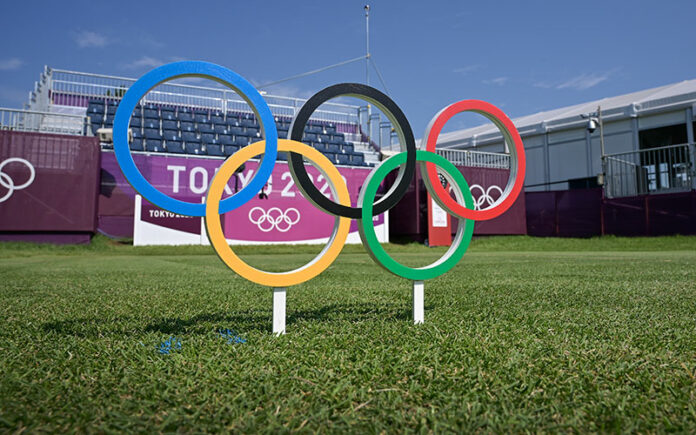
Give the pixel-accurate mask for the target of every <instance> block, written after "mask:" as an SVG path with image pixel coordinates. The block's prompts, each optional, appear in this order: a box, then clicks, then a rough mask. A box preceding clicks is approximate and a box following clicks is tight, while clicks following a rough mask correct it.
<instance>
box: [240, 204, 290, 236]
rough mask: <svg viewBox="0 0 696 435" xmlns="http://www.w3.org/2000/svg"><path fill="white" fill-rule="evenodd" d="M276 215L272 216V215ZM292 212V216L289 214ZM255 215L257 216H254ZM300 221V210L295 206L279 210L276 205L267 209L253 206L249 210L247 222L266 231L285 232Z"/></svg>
mask: <svg viewBox="0 0 696 435" xmlns="http://www.w3.org/2000/svg"><path fill="white" fill-rule="evenodd" d="M259 212H261V214H259ZM274 214H275V215H276V216H275V217H273V215H274ZM293 214H294V218H291V217H290V215H293ZM254 215H256V216H257V217H254ZM299 221H300V212H299V210H297V209H296V208H295V207H290V208H288V209H287V210H281V209H279V208H278V207H271V208H269V209H268V211H266V210H264V209H263V208H261V207H254V208H252V209H251V210H249V222H251V223H252V224H254V225H256V226H257V227H258V229H259V230H261V231H263V232H264V233H267V232H269V231H271V230H278V231H280V232H281V233H286V232H288V231H289V230H290V228H292V226H293V225H295V224H296V223H298V222H299Z"/></svg>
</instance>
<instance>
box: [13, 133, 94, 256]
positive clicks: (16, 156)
mask: <svg viewBox="0 0 696 435" xmlns="http://www.w3.org/2000/svg"><path fill="white" fill-rule="evenodd" d="M100 155H101V153H100V150H99V143H98V141H97V138H95V137H84V136H66V135H55V134H43V133H27V132H15V131H0V166H1V168H0V199H2V201H1V202H0V240H26V241H36V242H58V243H80V242H88V241H89V239H90V237H91V235H92V234H93V233H94V232H95V231H96V216H97V213H96V211H97V195H98V191H99V171H100ZM32 173H33V177H32Z"/></svg>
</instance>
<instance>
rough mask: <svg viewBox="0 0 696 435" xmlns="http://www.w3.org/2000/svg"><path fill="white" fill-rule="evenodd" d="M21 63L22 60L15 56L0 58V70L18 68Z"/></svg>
mask: <svg viewBox="0 0 696 435" xmlns="http://www.w3.org/2000/svg"><path fill="white" fill-rule="evenodd" d="M22 65H24V61H23V60H22V59H18V58H16V57H13V58H10V59H0V71H12V70H15V69H19V68H20V67H21V66H22Z"/></svg>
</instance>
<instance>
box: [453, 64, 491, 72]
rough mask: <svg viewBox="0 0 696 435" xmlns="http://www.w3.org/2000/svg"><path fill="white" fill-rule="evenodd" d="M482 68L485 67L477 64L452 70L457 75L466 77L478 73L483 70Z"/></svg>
mask: <svg viewBox="0 0 696 435" xmlns="http://www.w3.org/2000/svg"><path fill="white" fill-rule="evenodd" d="M482 67H483V65H481V64H478V63H477V64H474V65H466V66H463V67H461V68H455V69H453V70H452V72H453V73H457V74H462V75H466V74H469V73H472V72H474V71H477V70H479V69H481V68H482Z"/></svg>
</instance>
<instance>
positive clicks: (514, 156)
mask: <svg viewBox="0 0 696 435" xmlns="http://www.w3.org/2000/svg"><path fill="white" fill-rule="evenodd" d="M461 112H475V113H478V114H479V115H483V116H485V117H486V118H488V119H489V120H491V121H492V122H493V124H495V125H496V127H498V129H499V130H500V132H501V133H502V134H503V138H504V139H505V141H506V142H507V143H508V144H510V143H512V144H513V145H514V148H513V149H512V150H510V158H511V160H512V162H511V165H510V177H509V179H508V183H507V186H506V187H505V190H504V191H503V194H502V195H501V197H500V198H498V200H497V201H496V202H495V203H494V205H493V207H491V208H487V209H484V210H472V209H468V208H466V207H464V206H463V205H460V204H459V203H457V202H456V201H455V200H454V199H453V198H452V197H451V196H450V195H449V194H448V193H447V191H446V190H445V188H444V187H442V184H440V180H439V178H438V175H437V169H436V166H435V165H434V164H432V163H429V162H425V163H424V164H425V169H426V170H425V173H426V176H425V178H424V181H425V183H426V184H428V185H429V186H430V187H431V188H432V189H428V190H430V192H431V193H434V194H435V195H436V196H437V197H438V198H439V199H440V200H441V201H442V203H443V205H445V206H446V208H447V209H448V211H449V212H450V213H451V214H454V215H456V216H459V217H460V218H465V219H471V220H477V221H482V220H488V219H493V218H495V217H498V216H500V215H501V214H503V213H505V211H507V210H508V209H509V208H510V207H511V206H512V204H513V203H514V202H515V200H516V199H517V197H518V196H519V194H520V192H521V191H522V187H523V186H524V175H525V168H526V160H525V155H524V145H523V144H522V138H521V137H520V134H519V132H518V131H517V128H515V125H514V124H513V123H512V121H511V120H510V118H508V117H507V115H505V114H504V113H503V111H502V110H500V109H498V108H497V107H495V106H494V105H492V104H490V103H486V102H485V101H479V100H462V101H458V102H456V103H453V104H450V105H449V106H447V107H445V108H444V109H442V110H441V111H440V112H439V113H438V114H437V115H435V117H434V118H433V119H432V121H430V124H429V125H428V127H427V129H426V131H425V136H424V137H425V138H426V148H425V149H426V151H430V152H433V153H434V152H435V145H436V143H437V138H438V136H439V135H440V132H441V131H442V127H444V126H445V124H446V123H447V121H449V120H450V119H451V118H452V117H453V116H454V115H456V114H458V113H461ZM421 165H422V164H421ZM422 169H423V168H421V170H422ZM513 180H514V181H513Z"/></svg>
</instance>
